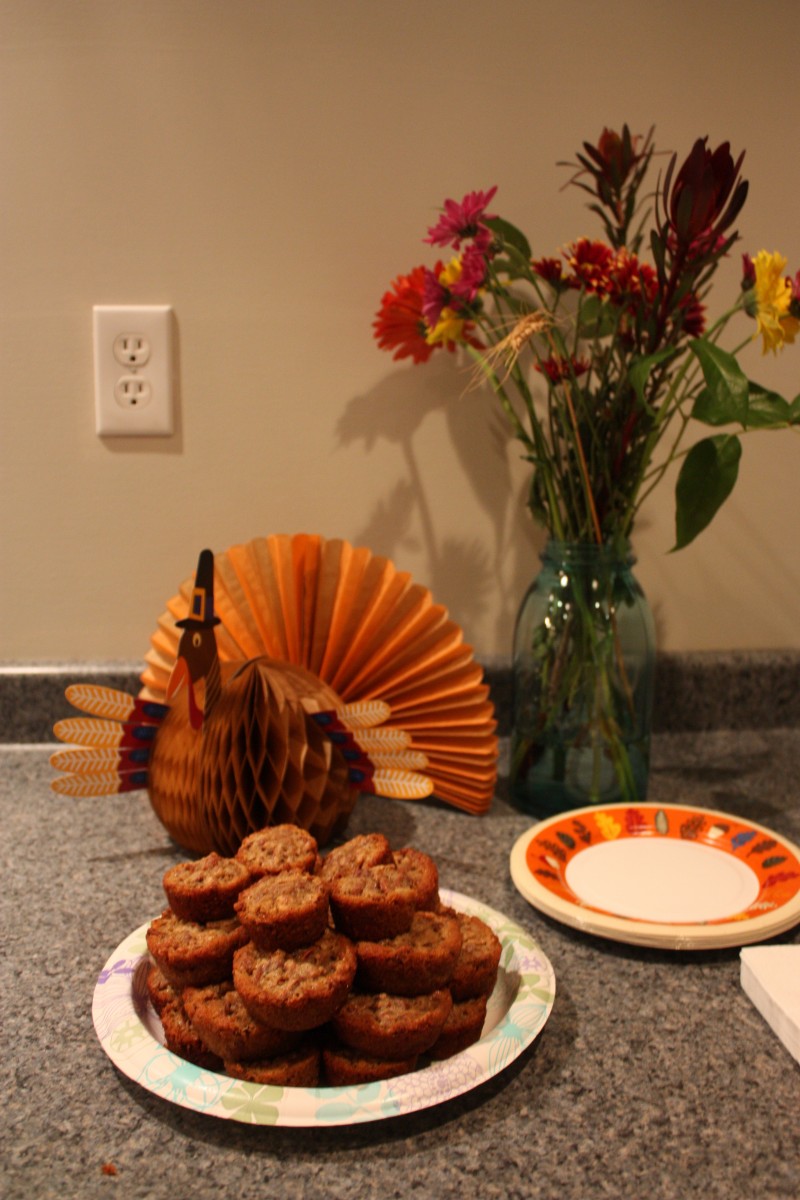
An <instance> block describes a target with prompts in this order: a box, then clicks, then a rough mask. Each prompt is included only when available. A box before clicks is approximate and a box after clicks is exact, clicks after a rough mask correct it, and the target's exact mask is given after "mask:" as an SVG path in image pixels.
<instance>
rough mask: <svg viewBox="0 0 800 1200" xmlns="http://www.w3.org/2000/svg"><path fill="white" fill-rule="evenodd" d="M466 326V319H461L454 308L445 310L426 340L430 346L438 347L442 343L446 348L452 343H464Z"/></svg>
mask: <svg viewBox="0 0 800 1200" xmlns="http://www.w3.org/2000/svg"><path fill="white" fill-rule="evenodd" d="M465 324H466V321H465V320H464V318H463V317H459V316H458V314H457V313H455V312H453V310H452V308H443V309H442V311H441V313H440V314H439V320H438V321H437V322H436V324H435V325H434V327H433V329H432V330H431V331H430V333H429V334H428V336H427V337H426V339H425V340H426V342H427V343H428V345H429V346H438V345H439V343H440V342H441V344H442V345H444V346H446V345H448V344H449V343H451V342H463V341H464V326H465Z"/></svg>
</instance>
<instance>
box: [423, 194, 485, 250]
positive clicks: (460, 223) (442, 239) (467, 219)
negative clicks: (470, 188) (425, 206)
mask: <svg viewBox="0 0 800 1200" xmlns="http://www.w3.org/2000/svg"><path fill="white" fill-rule="evenodd" d="M496 191H497V187H492V188H489V190H488V192H469V193H468V194H467V195H466V196H465V197H464V199H463V200H462V201H461V203H460V204H457V203H456V201H455V200H445V202H444V212H443V214H442V216H441V217H440V218H439V220H438V221H437V222H436V224H435V225H432V226H431V227H430V229H429V230H428V236H427V237H426V238H425V239H424V241H426V242H428V243H429V245H431V246H453V247H454V249H456V250H458V249H459V248H460V246H461V243H462V241H464V240H466V239H469V238H472V239H474V240H475V242H476V243H477V245H478V246H479V247H480V248H481V249H487V248H488V246H489V243H490V241H491V240H492V234H491V230H490V229H489V228H488V227H487V226H486V225H484V224H483V221H482V219H481V218H484V217H485V215H486V214H485V209H486V205H487V204H489V203H490V202H491V199H492V197H493V196H494V194H495V192H496ZM487 219H491V218H487Z"/></svg>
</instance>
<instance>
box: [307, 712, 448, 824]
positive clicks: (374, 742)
mask: <svg viewBox="0 0 800 1200" xmlns="http://www.w3.org/2000/svg"><path fill="white" fill-rule="evenodd" d="M311 715H312V717H313V719H314V720H315V721H316V722H317V724H318V725H320V726H321V727H322V729H324V731H325V733H326V734H327V736H328V737H329V738H330V740H331V741H332V742H333V743H334V745H335V746H336V747H337V748H338V749H339V751H340V753H341V754H342V756H343V758H344V759H345V761H346V762H347V764H348V768H349V774H350V782H351V784H352V785H353V787H354V788H356V789H357V790H358V791H361V792H370V793H371V794H372V795H374V796H386V797H389V798H391V799H395V800H421V799H423V798H424V797H425V796H430V795H431V793H432V792H433V781H432V780H431V779H430V778H429V777H428V776H427V775H425V774H424V773H423V771H424V768H425V767H426V766H427V765H428V758H427V755H425V754H424V753H422V751H419V750H412V749H410V745H411V735H410V734H408V733H406V731H405V730H403V729H385V728H378V727H377V726H378V725H379V723H380V722H383V721H386V720H387V719H388V718H389V717H390V716H391V709H390V708H389V705H388V704H385V703H384V702H383V701H373V702H369V703H361V704H350V705H345V706H343V707H342V708H340V709H337V710H336V711H335V712H334V711H326V712H320V713H313V714H311Z"/></svg>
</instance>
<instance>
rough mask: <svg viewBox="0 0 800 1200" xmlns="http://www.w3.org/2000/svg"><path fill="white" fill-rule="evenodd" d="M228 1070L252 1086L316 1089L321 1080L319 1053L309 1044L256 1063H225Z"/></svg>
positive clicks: (315, 1047) (261, 1059) (316, 1048)
mask: <svg viewBox="0 0 800 1200" xmlns="http://www.w3.org/2000/svg"><path fill="white" fill-rule="evenodd" d="M225 1071H226V1073H227V1074H228V1075H232V1076H233V1077H234V1079H246V1080H248V1082H250V1083H266V1084H272V1085H273V1086H274V1087H317V1086H318V1084H319V1081H320V1051H319V1047H318V1046H314V1045H310V1044H306V1045H303V1046H298V1047H296V1048H295V1049H294V1050H289V1051H288V1052H287V1053H286V1054H279V1055H275V1056H273V1057H270V1058H260V1059H257V1060H256V1061H255V1062H232V1061H230V1060H226V1062H225Z"/></svg>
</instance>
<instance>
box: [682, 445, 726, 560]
mask: <svg viewBox="0 0 800 1200" xmlns="http://www.w3.org/2000/svg"><path fill="white" fill-rule="evenodd" d="M741 455H742V446H741V443H740V441H739V439H738V437H735V436H734V435H732V434H730V435H728V434H718V435H716V436H715V437H708V438H703V440H702V441H701V442H697V443H696V445H694V446H692V448H691V450H690V451H689V453H688V454H687V455H686V458H685V459H684V461H683V466H682V467H681V470H680V473H679V475H678V482H677V484H676V485H675V533H676V541H675V545H674V546H673V547H672V549H673V550H681V549H683V547H684V546H688V545H689V543H690V542H692V541H694V539H695V538H696V537H697V535H698V533H702V531H703V530H704V529H705V527H706V526H707V525H708V524H709V523H710V522H711V520H712V519H713V517H714V516H715V515H716V513H717V510H718V509H719V508H720V507H721V506H722V504H723V503H724V502H725V500H727V498H728V496H729V495H730V494H731V491H732V490H733V485H734V484H735V483H736V477H737V475H738V474H739V459H740V458H741Z"/></svg>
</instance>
